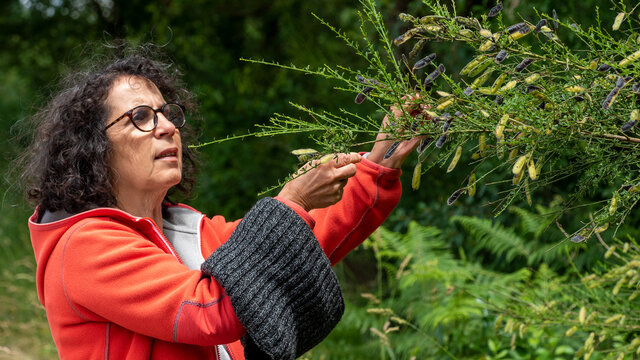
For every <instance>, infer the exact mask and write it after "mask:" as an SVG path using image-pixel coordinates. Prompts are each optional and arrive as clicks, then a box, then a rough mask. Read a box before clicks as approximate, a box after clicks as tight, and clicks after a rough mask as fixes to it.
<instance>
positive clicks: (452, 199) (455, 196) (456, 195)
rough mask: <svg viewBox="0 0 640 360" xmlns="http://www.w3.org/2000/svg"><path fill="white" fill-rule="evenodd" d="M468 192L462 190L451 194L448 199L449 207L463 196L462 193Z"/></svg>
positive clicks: (464, 189)
mask: <svg viewBox="0 0 640 360" xmlns="http://www.w3.org/2000/svg"><path fill="white" fill-rule="evenodd" d="M466 190H467V188H462V189H458V190H456V191H454V192H453V194H451V196H449V198H448V199H447V205H451V204H453V203H454V202H456V200H458V198H459V197H460V195H462V193H464V192H465V191H466Z"/></svg>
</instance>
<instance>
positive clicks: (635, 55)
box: [618, 50, 640, 67]
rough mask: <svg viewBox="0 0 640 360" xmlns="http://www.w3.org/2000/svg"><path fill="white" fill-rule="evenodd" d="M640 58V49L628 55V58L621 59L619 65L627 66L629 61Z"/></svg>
mask: <svg viewBox="0 0 640 360" xmlns="http://www.w3.org/2000/svg"><path fill="white" fill-rule="evenodd" d="M639 58H640V50H638V51H636V52H634V53H633V54H631V55H629V56H627V57H626V58H624V59H622V60H620V62H619V63H618V66H623V67H624V66H627V65H629V63H631V62H634V61H636V60H638V59H639Z"/></svg>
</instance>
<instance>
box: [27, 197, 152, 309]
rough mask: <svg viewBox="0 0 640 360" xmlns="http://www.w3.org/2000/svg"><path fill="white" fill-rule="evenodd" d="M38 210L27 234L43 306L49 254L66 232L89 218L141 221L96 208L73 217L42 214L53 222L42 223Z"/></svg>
mask: <svg viewBox="0 0 640 360" xmlns="http://www.w3.org/2000/svg"><path fill="white" fill-rule="evenodd" d="M40 210H41V209H40V208H36V210H35V211H34V213H33V215H31V217H30V218H29V233H30V236H31V246H33V252H34V254H35V257H36V264H37V268H36V286H37V289H38V300H40V303H42V304H43V305H44V304H45V294H44V274H45V269H46V268H47V263H48V261H49V257H50V256H51V253H52V252H53V250H54V249H55V247H56V245H57V244H58V241H59V240H60V238H61V237H62V236H63V235H64V233H65V232H67V230H69V229H70V228H71V227H72V226H73V225H74V224H76V223H78V222H79V221H81V220H83V219H86V218H90V217H111V218H114V219H118V220H121V221H123V222H132V223H136V222H138V221H140V220H141V219H143V218H138V217H135V216H133V215H131V214H129V213H126V212H124V211H122V210H118V209H114V208H96V209H92V210H87V211H84V212H81V213H78V214H73V215H72V214H68V213H65V212H63V211H59V212H54V213H49V212H46V213H45V214H42V215H45V216H44V220H45V221H46V220H47V219H46V218H47V217H48V218H50V219H53V220H54V221H50V222H42V220H43V219H42V217H43V216H41V214H40Z"/></svg>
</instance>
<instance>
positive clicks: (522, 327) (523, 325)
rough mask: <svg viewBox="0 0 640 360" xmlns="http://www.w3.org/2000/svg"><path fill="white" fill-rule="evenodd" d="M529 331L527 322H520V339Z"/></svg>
mask: <svg viewBox="0 0 640 360" xmlns="http://www.w3.org/2000/svg"><path fill="white" fill-rule="evenodd" d="M526 332H527V326H526V325H525V324H520V326H518V336H519V337H520V339H522V338H524V334H525V333H526Z"/></svg>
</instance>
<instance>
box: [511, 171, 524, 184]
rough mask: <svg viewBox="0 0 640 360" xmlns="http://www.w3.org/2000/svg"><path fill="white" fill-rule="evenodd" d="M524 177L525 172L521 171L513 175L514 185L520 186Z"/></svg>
mask: <svg viewBox="0 0 640 360" xmlns="http://www.w3.org/2000/svg"><path fill="white" fill-rule="evenodd" d="M523 175H524V170H521V171H520V172H519V173H517V174H515V175H513V181H512V183H513V185H518V184H519V183H520V180H522V177H523Z"/></svg>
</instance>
